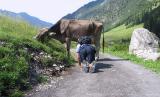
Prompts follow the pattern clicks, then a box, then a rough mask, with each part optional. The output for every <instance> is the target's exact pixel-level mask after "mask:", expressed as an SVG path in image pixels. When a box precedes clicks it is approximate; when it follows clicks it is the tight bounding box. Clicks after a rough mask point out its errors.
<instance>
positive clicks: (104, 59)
mask: <svg viewBox="0 0 160 97" xmlns="http://www.w3.org/2000/svg"><path fill="white" fill-rule="evenodd" d="M126 60H128V59H110V58H103V59H98V61H126Z"/></svg>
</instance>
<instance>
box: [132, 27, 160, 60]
mask: <svg viewBox="0 0 160 97" xmlns="http://www.w3.org/2000/svg"><path fill="white" fill-rule="evenodd" d="M158 42H159V38H158V37H157V36H156V35H155V34H154V33H152V32H150V31H148V30H147V29H144V28H138V29H135V30H134V31H133V33H132V37H131V41H130V45H129V53H130V54H134V55H136V56H138V57H140V58H144V59H145V60H149V59H151V60H153V61H155V60H158V59H160V53H159V52H158V49H159V44H158Z"/></svg>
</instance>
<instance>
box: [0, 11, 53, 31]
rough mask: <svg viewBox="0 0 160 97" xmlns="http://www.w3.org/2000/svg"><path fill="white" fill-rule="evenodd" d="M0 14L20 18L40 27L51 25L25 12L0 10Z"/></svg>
mask: <svg viewBox="0 0 160 97" xmlns="http://www.w3.org/2000/svg"><path fill="white" fill-rule="evenodd" d="M0 15H2V16H8V17H12V18H14V19H21V20H24V21H26V22H28V23H29V24H31V25H33V26H36V27H40V28H41V27H51V26H52V25H53V24H52V23H48V22H45V21H43V20H40V19H38V18H37V17H34V16H30V15H29V14H27V13H25V12H21V13H14V12H10V11H7V10H0Z"/></svg>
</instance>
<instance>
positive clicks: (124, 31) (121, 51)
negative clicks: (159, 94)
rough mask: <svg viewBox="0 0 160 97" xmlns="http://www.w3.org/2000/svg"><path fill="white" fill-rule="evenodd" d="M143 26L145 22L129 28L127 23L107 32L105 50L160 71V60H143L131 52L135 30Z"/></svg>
mask: <svg viewBox="0 0 160 97" xmlns="http://www.w3.org/2000/svg"><path fill="white" fill-rule="evenodd" d="M139 27H143V24H140V25H136V26H132V27H129V28H127V27H126V26H125V25H121V26H119V27H116V28H114V29H112V30H110V31H108V32H106V33H105V52H106V53H110V54H113V55H115V56H119V57H122V58H124V59H128V60H131V61H132V62H134V63H136V64H140V65H142V66H144V67H146V68H148V69H151V70H152V71H154V72H157V73H160V61H159V60H158V61H152V60H143V59H142V58H138V57H136V56H135V55H132V54H129V43H130V38H131V34H132V32H133V30H134V29H135V28H139Z"/></svg>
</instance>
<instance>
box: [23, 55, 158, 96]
mask: <svg viewBox="0 0 160 97" xmlns="http://www.w3.org/2000/svg"><path fill="white" fill-rule="evenodd" d="M96 66H97V71H96V73H92V74H91V73H84V72H82V71H80V70H79V68H78V67H77V66H76V67H74V68H72V73H71V74H68V75H66V76H64V77H61V78H60V80H59V81H58V82H57V83H54V82H53V83H51V84H50V86H49V87H48V88H45V89H41V90H37V91H36V92H33V93H31V94H29V95H26V97H160V76H159V75H157V74H155V73H154V72H151V71H150V70H146V69H145V68H144V67H142V66H140V65H136V64H133V63H131V62H129V61H128V60H125V59H121V58H117V57H114V56H111V55H101V57H100V60H99V61H98V62H97V65H96Z"/></svg>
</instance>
